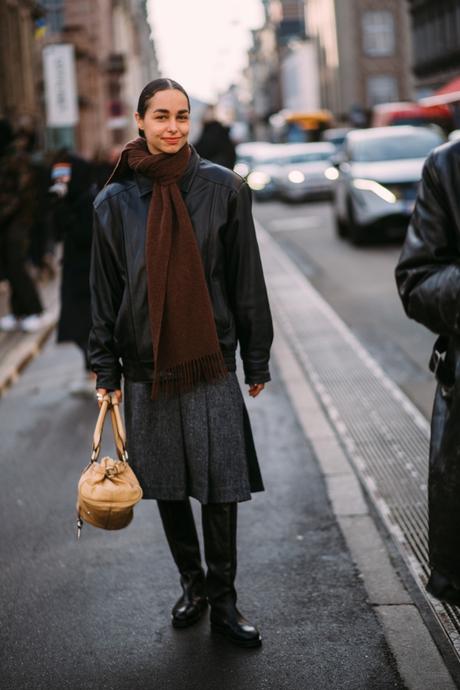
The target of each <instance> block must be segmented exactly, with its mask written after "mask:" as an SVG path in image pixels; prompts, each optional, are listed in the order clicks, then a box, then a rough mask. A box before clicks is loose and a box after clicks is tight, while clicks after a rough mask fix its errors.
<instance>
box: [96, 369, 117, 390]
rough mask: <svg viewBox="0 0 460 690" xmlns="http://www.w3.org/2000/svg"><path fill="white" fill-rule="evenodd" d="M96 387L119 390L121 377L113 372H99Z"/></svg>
mask: <svg viewBox="0 0 460 690" xmlns="http://www.w3.org/2000/svg"><path fill="white" fill-rule="evenodd" d="M96 388H106V389H107V390H108V391H116V390H119V389H120V388H121V378H120V376H116V375H115V374H114V373H113V372H99V373H98V374H97V378H96Z"/></svg>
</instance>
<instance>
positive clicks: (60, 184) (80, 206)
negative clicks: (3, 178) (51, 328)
mask: <svg viewBox="0 0 460 690" xmlns="http://www.w3.org/2000/svg"><path fill="white" fill-rule="evenodd" d="M52 176H53V183H54V184H53V186H52V187H51V192H52V194H53V195H54V196H55V204H54V222H55V228H56V232H57V236H58V237H59V238H61V239H62V240H63V242H64V252H63V261H62V282H61V311H60V316H59V323H58V333H57V340H58V342H60V343H63V342H73V343H75V344H76V345H77V346H78V348H79V349H80V350H81V352H82V355H83V360H84V368H85V372H86V380H83V381H76V382H75V383H74V384H73V386H72V392H74V393H75V394H84V393H86V392H87V393H88V394H91V395H92V394H93V389H94V376H93V374H92V373H91V366H90V363H89V359H88V336H89V332H90V328H91V306H90V291H89V269H90V262H91V242H92V225H93V200H94V197H95V195H96V192H97V188H96V187H95V184H94V174H93V168H92V166H91V164H90V163H88V162H87V161H86V160H84V159H83V158H80V157H79V156H77V155H75V154H71V153H69V152H63V153H61V154H60V155H59V156H58V157H57V159H56V161H55V163H54V165H53V171H52Z"/></svg>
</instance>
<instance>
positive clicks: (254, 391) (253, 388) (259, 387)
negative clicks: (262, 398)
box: [249, 383, 265, 398]
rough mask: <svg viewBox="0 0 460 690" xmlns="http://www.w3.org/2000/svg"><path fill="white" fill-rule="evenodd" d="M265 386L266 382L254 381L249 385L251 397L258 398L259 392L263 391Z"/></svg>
mask: <svg viewBox="0 0 460 690" xmlns="http://www.w3.org/2000/svg"><path fill="white" fill-rule="evenodd" d="M264 388H265V383H253V384H251V385H250V386H249V395H250V396H251V398H257V396H258V395H259V393H262V391H263V389H264Z"/></svg>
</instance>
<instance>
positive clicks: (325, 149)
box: [278, 143, 336, 201]
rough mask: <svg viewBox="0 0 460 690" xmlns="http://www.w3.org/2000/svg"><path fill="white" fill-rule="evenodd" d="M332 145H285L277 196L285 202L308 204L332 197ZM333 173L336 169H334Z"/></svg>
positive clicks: (281, 159) (333, 175)
mask: <svg viewBox="0 0 460 690" xmlns="http://www.w3.org/2000/svg"><path fill="white" fill-rule="evenodd" d="M335 151H336V149H335V147H334V146H333V144H327V143H322V144H313V143H312V144H307V143H306V144H286V145H285V147H284V158H280V169H279V171H278V194H279V197H280V198H281V199H282V200H283V201H307V200H308V199H316V198H318V197H321V198H322V197H327V198H330V197H331V196H332V191H333V184H334V177H336V175H335V174H334V173H332V172H331V165H332V163H331V157H332V156H333V155H334V153H335ZM333 170H334V169H333Z"/></svg>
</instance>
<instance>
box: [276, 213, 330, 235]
mask: <svg viewBox="0 0 460 690" xmlns="http://www.w3.org/2000/svg"><path fill="white" fill-rule="evenodd" d="M320 224H321V218H320V217H319V216H297V217H295V218H277V219H276V220H271V221H270V222H269V226H270V230H273V231H274V232H290V231H292V230H306V229H307V228H314V227H318V225H320Z"/></svg>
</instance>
